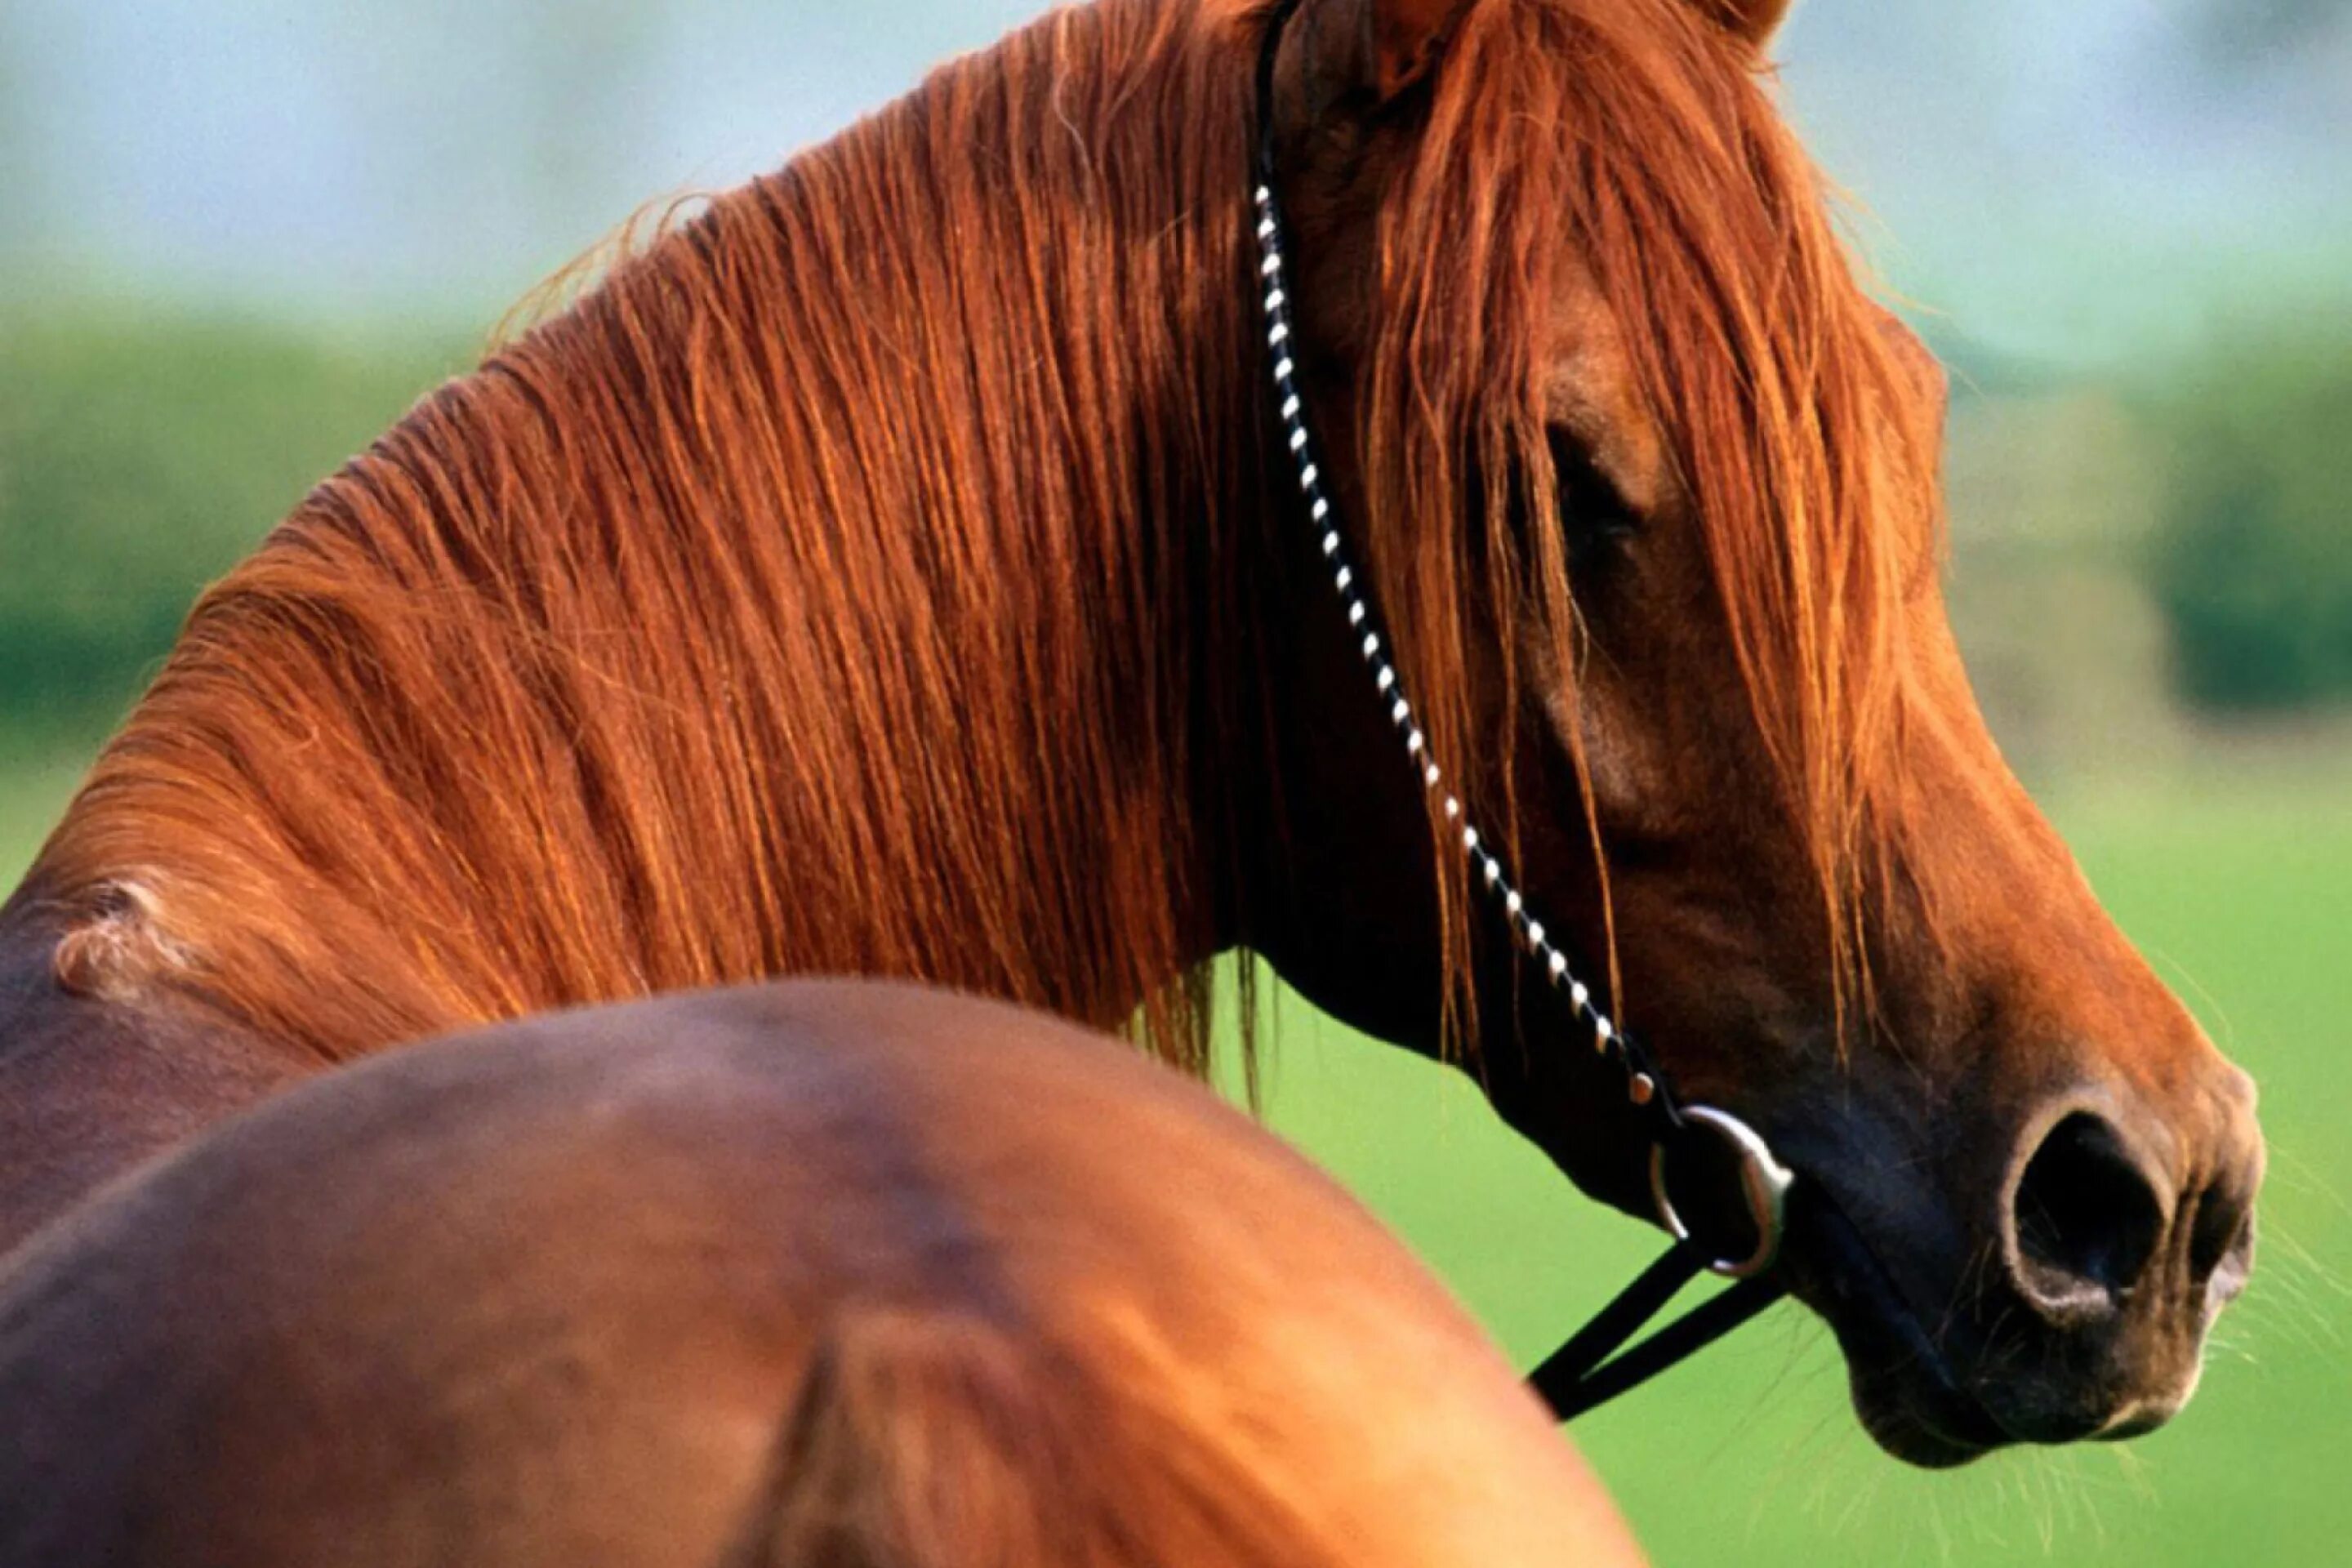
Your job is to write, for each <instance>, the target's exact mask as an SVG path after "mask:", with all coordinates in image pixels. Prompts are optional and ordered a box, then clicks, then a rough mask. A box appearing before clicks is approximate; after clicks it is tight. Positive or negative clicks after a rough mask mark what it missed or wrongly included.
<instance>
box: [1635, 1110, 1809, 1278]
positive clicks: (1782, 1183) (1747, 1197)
mask: <svg viewBox="0 0 2352 1568" xmlns="http://www.w3.org/2000/svg"><path fill="white" fill-rule="evenodd" d="M1683 1120H1684V1121H1688V1122H1692V1123H1694V1124H1696V1125H1697V1126H1700V1127H1704V1128H1706V1130H1707V1131H1710V1132H1712V1133H1714V1134H1715V1135H1716V1136H1717V1137H1718V1138H1720V1139H1722V1140H1723V1141H1724V1142H1726V1143H1727V1144H1729V1145H1730V1146H1731V1151H1732V1152H1733V1153H1735V1154H1737V1155H1738V1156H1739V1194H1740V1197H1741V1198H1742V1199H1743V1200H1744V1201H1745V1202H1746V1203H1747V1205H1748V1218H1749V1219H1751V1220H1753V1221H1754V1222H1755V1225H1756V1250H1755V1251H1754V1252H1753V1253H1750V1254H1749V1255H1748V1257H1747V1258H1741V1259H1738V1260H1737V1261H1732V1260H1728V1259H1726V1260H1720V1261H1717V1262H1714V1263H1710V1264H1708V1265H1707V1268H1708V1269H1709V1270H1711V1271H1712V1272H1714V1273H1717V1274H1719V1275H1721V1276H1722V1277H1723V1278H1725V1279H1754V1278H1755V1277H1756V1276H1757V1275H1759V1274H1761V1273H1763V1272H1764V1271H1765V1270H1766V1269H1767V1268H1771V1267H1772V1261H1773V1259H1774V1258H1778V1257H1780V1235H1781V1232H1782V1231H1783V1230H1784V1229H1786V1228H1787V1224H1788V1207H1789V1187H1790V1184H1791V1183H1793V1182H1795V1181H1796V1179H1797V1177H1796V1173H1794V1172H1792V1171H1790V1169H1789V1168H1788V1167H1787V1166H1786V1165H1783V1164H1782V1163H1780V1161H1779V1160H1778V1159H1776V1158H1774V1157H1773V1153H1772V1146H1771V1145H1770V1144H1769V1143H1767V1142H1764V1137H1763V1134H1761V1133H1759V1132H1758V1131H1756V1129H1754V1128H1753V1127H1750V1126H1748V1123H1746V1122H1745V1121H1740V1120H1739V1118H1738V1117H1737V1116H1733V1115H1731V1114H1729V1113H1728V1112H1726V1111H1721V1110H1716V1109H1714V1108H1713V1107H1712V1106H1706V1105H1694V1106H1689V1107H1687V1108H1685V1110H1684V1111H1683ZM1650 1201H1651V1202H1652V1203H1654V1204H1655V1205H1657V1211H1658V1223H1659V1224H1660V1225H1663V1226H1665V1227H1666V1234H1667V1235H1669V1236H1671V1237H1674V1238H1675V1240H1676V1241H1688V1240H1689V1239H1690V1235H1691V1233H1690V1227H1689V1226H1686V1225H1685V1224H1684V1223H1683V1216H1682V1215H1679V1214H1676V1213H1675V1201H1674V1199H1673V1198H1671V1197H1669V1196H1668V1195H1667V1194H1666V1146H1665V1145H1664V1144H1663V1143H1658V1144H1654V1145H1653V1146H1652V1147H1651V1150H1650Z"/></svg>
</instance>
